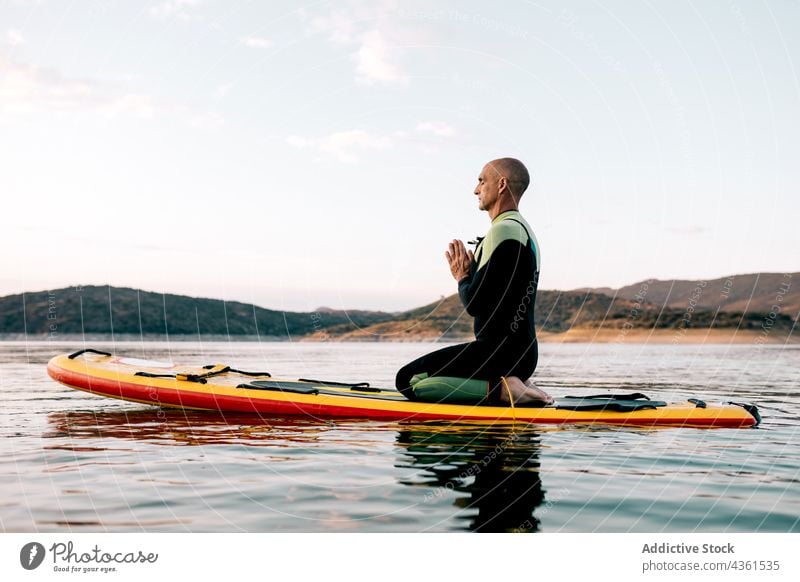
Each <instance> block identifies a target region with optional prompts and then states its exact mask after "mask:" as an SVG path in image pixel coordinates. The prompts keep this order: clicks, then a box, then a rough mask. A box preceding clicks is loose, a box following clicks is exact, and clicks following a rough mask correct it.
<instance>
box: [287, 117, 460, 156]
mask: <svg viewBox="0 0 800 582" xmlns="http://www.w3.org/2000/svg"><path fill="white" fill-rule="evenodd" d="M420 134H423V135H422V136H420ZM427 135H433V136H435V137H436V138H440V137H451V136H454V135H456V130H455V129H454V128H453V127H451V126H450V125H448V124H446V123H444V122H443V121H423V122H420V123H418V124H417V125H416V126H415V128H414V131H405V130H402V129H400V130H396V131H393V132H392V133H391V134H389V135H378V134H375V133H370V132H367V131H365V130H363V129H351V130H348V131H339V132H336V133H332V134H330V135H326V136H322V137H302V136H298V135H291V136H289V137H288V138H287V139H286V143H288V144H289V145H291V146H293V147H296V148H308V149H316V150H318V151H319V152H321V153H323V154H327V155H329V156H332V157H333V158H334V159H336V160H337V161H339V162H342V163H346V164H352V163H355V162H358V161H359V160H360V154H361V153H362V152H365V151H369V150H383V149H386V148H389V147H393V146H395V145H398V144H403V143H406V144H412V145H413V146H414V147H421V148H422V149H423V151H427V152H431V151H436V149H435V147H434V146H435V144H436V143H437V142H438V141H439V140H433V141H432V140H431V139H430V138H428V137H427Z"/></svg>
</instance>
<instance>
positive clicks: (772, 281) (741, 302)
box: [577, 273, 800, 319]
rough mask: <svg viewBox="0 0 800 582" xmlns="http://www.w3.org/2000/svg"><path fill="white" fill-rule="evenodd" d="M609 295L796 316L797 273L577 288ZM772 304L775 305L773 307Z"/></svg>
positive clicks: (665, 304)
mask: <svg viewBox="0 0 800 582" xmlns="http://www.w3.org/2000/svg"><path fill="white" fill-rule="evenodd" d="M577 291H590V292H594V293H601V294H603V295H608V296H610V297H615V296H616V297H619V298H622V299H628V300H635V298H636V297H637V296H641V297H644V300H645V301H647V302H648V303H652V304H655V305H657V306H659V307H673V308H678V309H685V308H686V307H687V306H688V305H689V302H690V301H692V300H693V306H694V307H695V308H700V309H706V310H710V311H717V310H719V311H725V312H738V313H770V312H777V313H781V314H784V315H788V316H789V317H792V318H793V319H796V318H797V315H798V312H800V273H753V274H748V275H731V276H730V277H721V278H719V279H710V280H707V281H703V280H698V281H692V280H683V279H673V280H667V281H660V280H658V279H648V280H646V281H640V282H638V283H634V284H633V285H627V286H625V287H621V288H619V289H610V288H608V287H603V288H597V289H579V290H577ZM775 307H778V309H777V310H776V309H775Z"/></svg>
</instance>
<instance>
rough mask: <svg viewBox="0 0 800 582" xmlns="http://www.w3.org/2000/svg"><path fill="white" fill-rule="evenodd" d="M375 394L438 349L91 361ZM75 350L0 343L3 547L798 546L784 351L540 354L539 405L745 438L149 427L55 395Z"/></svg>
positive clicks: (799, 421)
mask: <svg viewBox="0 0 800 582" xmlns="http://www.w3.org/2000/svg"><path fill="white" fill-rule="evenodd" d="M92 346H93V347H98V348H101V349H105V350H112V351H115V352H116V353H119V354H129V355H133V356H137V357H147V358H157V359H173V360H175V361H180V362H186V363H192V364H206V363H216V362H225V363H230V364H235V365H236V367H241V368H243V369H248V368H249V369H259V370H261V369H267V370H269V371H271V372H272V374H273V375H275V376H282V377H291V378H297V377H317V378H325V379H332V380H344V381H356V380H357V381H369V382H371V383H373V384H374V385H381V386H392V385H393V378H394V370H396V369H397V368H398V367H400V366H401V365H402V364H404V363H405V362H407V361H409V360H411V359H412V358H414V357H417V356H418V355H421V354H423V353H425V352H427V351H430V350H431V349H434V348H439V347H443V345H442V344H422V343H417V344H336V343H326V344H304V343H261V344H259V343H202V344H201V343H169V344H167V343H153V342H147V343H117V344H115V345H109V344H102V343H97V344H92ZM81 347H85V346H83V345H81V344H80V343H77V342H73V343H55V342H41V343H16V342H14V343H12V342H5V343H0V399H2V409H0V419H1V421H0V443H1V444H0V493H1V494H2V495H1V496H0V530H2V531H5V532H17V531H39V532H64V531H75V532H84V531H86V532H116V531H129V532H142V531H148V532H150V531H158V532H165V531H170V532H200V531H203V532H205V531H216V532H239V531H246V532H282V531H294V532H310V531H333V532H342V531H365V532H376V531H390V532H400V531H404V532H427V531H511V530H513V531H526V532H536V531H544V532H560V531H569V532H595V531H598V532H726V531H737V532H761V531H764V532H792V531H800V521H799V520H800V486H799V485H800V469H799V468H800V447H798V446H797V444H798V430H799V429H800V396H798V387H799V386H800V349H799V348H798V347H794V346H789V347H781V346H777V347H775V346H762V347H756V346H705V347H703V346H640V345H636V346H631V345H608V344H605V345H604V344H600V345H589V344H572V345H555V344H544V345H542V346H541V356H540V360H539V369H538V370H537V372H536V375H535V378H536V379H537V382H538V383H539V385H540V386H542V387H543V388H545V389H547V390H549V391H550V392H551V393H552V394H554V395H564V394H587V393H596V392H597V391H598V390H599V391H604V390H610V389H622V390H625V391H641V392H645V393H647V394H649V395H651V397H652V396H657V397H658V399H662V400H671V399H685V398H688V397H692V396H699V397H701V398H703V399H705V400H706V401H709V402H717V401H723V400H728V399H734V400H738V401H751V402H755V403H757V404H759V405H760V407H761V412H762V415H763V417H764V421H763V424H762V425H761V426H760V427H759V428H757V429H676V428H666V429H641V428H620V427H604V426H591V427H587V426H568V427H547V426H525V425H520V426H517V427H514V428H511V427H507V426H506V427H488V428H487V427H485V426H484V427H481V426H475V425H469V424H455V425H453V424H440V423H415V424H410V423H402V422H372V421H321V420H315V419H306V418H259V417H257V416H222V415H217V414H211V413H183V412H180V411H172V412H168V411H162V410H159V409H155V408H150V407H146V406H143V405H137V404H131V403H125V402H121V401H115V400H109V399H104V398H101V397H97V396H92V395H88V394H84V393H82V392H78V391H75V390H71V389H69V388H66V387H64V386H61V385H59V384H57V383H56V382H54V381H52V380H50V378H49V377H48V376H47V373H46V370H45V365H46V363H47V360H48V359H49V358H50V357H51V356H53V355H55V354H57V353H63V352H67V351H71V350H75V349H79V348H81Z"/></svg>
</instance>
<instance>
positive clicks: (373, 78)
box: [353, 30, 408, 85]
mask: <svg viewBox="0 0 800 582" xmlns="http://www.w3.org/2000/svg"><path fill="white" fill-rule="evenodd" d="M360 43H361V45H360V46H359V48H358V50H357V51H356V52H355V53H354V54H353V60H354V61H355V63H356V79H357V80H358V81H360V82H362V83H366V84H370V85H371V84H376V83H382V84H393V83H407V82H408V75H406V74H405V73H404V72H403V71H402V69H401V68H400V67H399V66H398V65H397V64H396V63H395V62H393V58H396V54H393V53H396V52H397V51H393V50H392V48H391V47H390V46H389V45H388V43H387V42H386V39H385V38H384V36H383V34H381V32H380V31H378V30H370V31H369V32H367V33H365V34H363V35H362V37H361V41H360Z"/></svg>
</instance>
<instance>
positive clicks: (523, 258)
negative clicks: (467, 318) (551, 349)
mask: <svg viewBox="0 0 800 582" xmlns="http://www.w3.org/2000/svg"><path fill="white" fill-rule="evenodd" d="M539 257H540V254H539V247H538V244H537V242H536V238H535V236H534V235H533V233H532V232H531V230H530V227H529V226H528V225H527V223H526V222H525V220H524V219H523V218H522V216H521V215H520V213H519V212H518V211H516V210H510V211H507V212H504V213H502V214H500V215H499V216H497V217H495V219H494V220H493V221H492V226H491V228H490V229H489V232H488V233H487V234H486V237H484V238H483V239H482V240H480V242H479V243H478V246H477V248H476V249H475V260H473V261H472V262H471V264H470V270H469V276H468V277H466V278H464V279H463V280H462V281H459V284H458V294H459V296H460V297H461V301H462V303H463V304H464V307H465V308H466V310H467V313H469V314H470V315H472V316H473V317H474V318H475V341H474V342H470V343H466V344H459V345H455V346H450V347H447V348H444V349H441V350H437V351H435V352H432V353H430V354H426V355H424V356H422V357H420V358H417V359H416V360H414V361H413V362H411V363H409V364H407V365H405V366H403V367H402V368H401V369H400V370H399V371H398V372H397V379H396V386H397V389H398V390H400V391H401V392H402V393H403V394H404V395H405V396H406V397H407V398H410V399H412V400H413V398H414V395H413V392H412V390H411V388H410V384H409V383H410V381H411V378H412V377H413V376H414V375H415V374H420V373H422V372H425V373H427V374H428V375H429V376H454V377H457V378H475V379H480V380H487V381H488V387H489V390H488V393H487V399H488V400H490V401H495V400H496V399H497V397H498V396H499V387H500V385H501V380H500V377H501V376H516V377H518V378H519V379H520V380H522V381H523V382H524V381H525V380H527V379H528V378H530V376H531V374H533V371H534V370H535V369H536V363H537V360H538V346H537V343H536V330H535V328H534V324H533V315H534V314H533V311H534V304H535V302H536V289H537V286H538V283H539V264H540V258H539Z"/></svg>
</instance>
